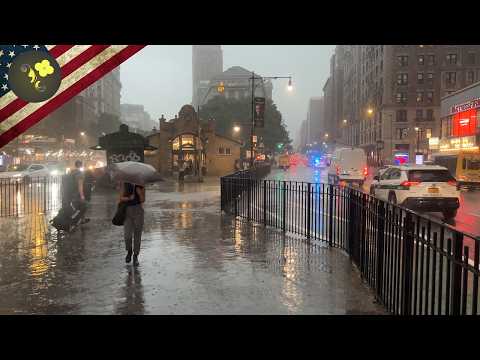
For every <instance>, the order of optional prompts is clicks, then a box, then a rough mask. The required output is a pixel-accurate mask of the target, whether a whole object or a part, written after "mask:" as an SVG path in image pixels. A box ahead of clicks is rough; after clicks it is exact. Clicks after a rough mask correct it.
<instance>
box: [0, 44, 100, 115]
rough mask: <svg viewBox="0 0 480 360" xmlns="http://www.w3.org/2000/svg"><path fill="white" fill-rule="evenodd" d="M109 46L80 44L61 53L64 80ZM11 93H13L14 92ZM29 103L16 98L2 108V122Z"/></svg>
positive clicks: (0, 111)
mask: <svg viewBox="0 0 480 360" xmlns="http://www.w3.org/2000/svg"><path fill="white" fill-rule="evenodd" d="M62 46H63V45H62ZM107 47H108V45H97V46H90V45H80V46H75V47H73V46H71V47H70V49H69V51H64V52H63V53H61V55H60V56H59V57H58V58H57V61H58V63H59V65H60V67H61V69H62V80H63V79H64V78H66V77H67V76H68V75H70V74H71V73H72V71H74V70H75V69H77V68H78V67H80V66H81V65H83V64H85V63H86V62H87V61H89V60H90V59H92V58H93V57H95V56H96V55H98V54H99V53H100V52H102V51H103V50H105V48H107ZM55 49H57V47H55V48H53V49H52V51H54V50H55ZM62 50H65V48H64V49H60V50H59V51H57V52H58V53H60V52H61V51H62ZM10 93H12V94H13V92H10ZM27 104H28V102H26V101H24V100H22V99H19V98H16V99H15V100H13V101H12V102H11V103H9V104H8V105H6V106H4V107H3V108H2V109H0V123H1V122H2V121H4V120H6V119H7V118H8V117H9V116H11V115H12V114H14V113H16V112H17V111H19V110H20V109H22V108H23V107H24V106H26V105H27Z"/></svg>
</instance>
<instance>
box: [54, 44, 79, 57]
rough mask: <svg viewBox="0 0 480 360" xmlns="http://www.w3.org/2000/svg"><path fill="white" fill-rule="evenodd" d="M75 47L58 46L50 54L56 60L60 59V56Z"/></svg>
mask: <svg viewBox="0 0 480 360" xmlns="http://www.w3.org/2000/svg"><path fill="white" fill-rule="evenodd" d="M74 46H75V45H56V46H55V47H53V48H52V49H51V50H49V51H48V52H49V53H50V55H52V56H53V57H54V58H55V59H56V58H58V57H59V56H60V55H62V54H64V53H66V52H67V51H68V50H70V49H71V48H73V47H74Z"/></svg>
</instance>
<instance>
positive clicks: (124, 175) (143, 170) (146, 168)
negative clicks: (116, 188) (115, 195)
mask: <svg viewBox="0 0 480 360" xmlns="http://www.w3.org/2000/svg"><path fill="white" fill-rule="evenodd" d="M110 177H111V178H112V180H113V181H121V182H128V183H131V184H135V185H141V186H144V185H145V184H148V183H153V182H156V181H163V179H162V178H161V176H160V174H159V173H158V171H157V170H155V168H154V167H153V166H152V165H148V164H144V163H140V162H136V161H125V162H121V163H116V164H112V165H111V166H110Z"/></svg>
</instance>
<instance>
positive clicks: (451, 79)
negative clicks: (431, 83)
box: [445, 72, 457, 86]
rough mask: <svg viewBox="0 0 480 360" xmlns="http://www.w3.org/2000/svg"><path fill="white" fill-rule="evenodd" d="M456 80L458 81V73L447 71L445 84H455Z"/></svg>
mask: <svg viewBox="0 0 480 360" xmlns="http://www.w3.org/2000/svg"><path fill="white" fill-rule="evenodd" d="M456 82H457V73H456V72H447V73H445V84H446V85H447V86H450V85H455V84H456Z"/></svg>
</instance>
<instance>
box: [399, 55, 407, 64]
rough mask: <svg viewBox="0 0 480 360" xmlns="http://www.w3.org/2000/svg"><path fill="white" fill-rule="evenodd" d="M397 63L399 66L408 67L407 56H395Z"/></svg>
mask: <svg viewBox="0 0 480 360" xmlns="http://www.w3.org/2000/svg"><path fill="white" fill-rule="evenodd" d="M397 61H398V65H399V66H408V56H407V55H401V56H397Z"/></svg>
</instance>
